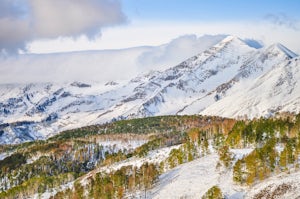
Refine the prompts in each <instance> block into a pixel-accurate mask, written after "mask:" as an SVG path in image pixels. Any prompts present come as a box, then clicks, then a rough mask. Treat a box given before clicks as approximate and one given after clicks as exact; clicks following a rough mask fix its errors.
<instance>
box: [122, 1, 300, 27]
mask: <svg viewBox="0 0 300 199" xmlns="http://www.w3.org/2000/svg"><path fill="white" fill-rule="evenodd" d="M122 5H123V8H124V12H125V13H126V15H128V17H129V19H139V20H153V21H156V20H165V21H177V20H179V21H187V22H190V21H206V22H210V21H217V22H222V21H242V20H259V19H262V18H263V17H264V16H266V15H268V14H280V13H284V14H286V15H289V16H291V17H294V18H298V19H299V16H300V12H299V10H300V3H299V1H298V0H290V1H286V0H285V1H283V0H273V1H271V0H251V1H250V0H205V1H203V0H122Z"/></svg>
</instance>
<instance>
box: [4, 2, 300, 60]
mask: <svg viewBox="0 0 300 199" xmlns="http://www.w3.org/2000/svg"><path fill="white" fill-rule="evenodd" d="M16 5H23V7H26V8H27V9H25V10H24V11H23V12H24V13H23V15H22V17H23V18H22V17H21V18H20V12H19V8H18V7H19V6H16ZM299 10H300V1H299V0H288V1H287V0H273V1H271V0H205V1H204V0H76V1H74V0H64V1H61V0H43V1H42V0H41V1H39V0H1V1H0V27H2V32H1V34H0V52H1V51H4V52H6V51H7V52H16V51H19V49H21V50H22V52H25V53H51V52H65V51H80V50H96V49H120V48H130V47H134V46H145V45H152V46H153V45H161V44H164V43H168V42H170V41H172V40H173V39H175V38H178V37H180V36H184V35H196V36H201V35H205V34H212V35H216V34H231V35H235V36H238V37H240V38H251V39H256V40H259V41H261V42H262V43H264V44H266V45H270V44H272V43H276V42H279V43H282V44H283V45H286V46H288V47H289V48H291V49H292V50H294V51H296V52H297V53H299V54H300V39H299V35H300V12H299ZM24 16H26V17H24Z"/></svg>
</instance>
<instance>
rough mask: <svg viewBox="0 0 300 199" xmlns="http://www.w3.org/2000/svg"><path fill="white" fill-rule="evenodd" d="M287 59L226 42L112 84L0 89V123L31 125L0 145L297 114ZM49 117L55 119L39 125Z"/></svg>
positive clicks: (291, 57)
mask: <svg viewBox="0 0 300 199" xmlns="http://www.w3.org/2000/svg"><path fill="white" fill-rule="evenodd" d="M96 54H97V53H96ZM295 56H296V54H293V53H292V52H291V51H290V50H288V49H287V48H286V47H284V46H282V45H281V44H274V45H272V46H270V47H266V48H261V49H256V48H252V47H250V46H248V45H247V44H246V43H245V42H243V41H242V40H241V39H239V38H237V37H234V36H228V37H226V38H225V39H224V40H222V41H221V42H219V43H217V44H216V45H214V46H213V47H210V48H207V49H206V50H204V51H203V52H201V51H200V53H199V54H197V55H195V56H193V57H191V58H189V59H187V60H186V61H184V62H182V63H180V64H178V65H177V66H175V67H171V68H168V69H166V70H164V71H152V72H148V73H146V74H144V75H139V76H137V77H136V78H134V79H132V80H131V81H123V82H122V81H118V84H113V85H107V82H105V83H99V82H95V81H89V82H80V84H81V83H84V84H89V85H90V87H78V86H72V83H73V82H60V83H53V82H52V83H35V84H6V85H0V122H1V123H10V124H12V123H15V122H23V121H30V122H32V123H31V124H24V125H21V126H17V127H16V126H15V125H10V126H8V127H4V128H3V131H4V134H3V135H2V136H1V138H0V143H19V142H24V141H29V140H33V139H45V138H48V137H50V136H53V135H55V134H57V133H58V132H61V131H64V130H68V129H73V128H78V127H82V126H87V125H93V124H101V123H106V122H110V121H112V120H113V119H123V118H127V119H130V118H137V117H147V116H157V115H174V114H180V115H184V114H202V115H217V116H223V117H233V118H238V117H244V116H247V117H248V118H253V117H260V116H271V115H273V114H275V113H276V112H278V111H290V112H299V111H300V96H299V93H300V84H299V83H298V81H299V79H300V67H299V65H300V60H299V59H298V57H295ZM116 61H117V60H116ZM73 85H74V84H73ZM233 102H234V103H233ZM50 115H56V118H54V119H53V120H50V121H46V119H47V118H49V116H50ZM22 128H23V130H22ZM24 129H25V130H24ZM24 133H25V134H26V136H25V135H24Z"/></svg>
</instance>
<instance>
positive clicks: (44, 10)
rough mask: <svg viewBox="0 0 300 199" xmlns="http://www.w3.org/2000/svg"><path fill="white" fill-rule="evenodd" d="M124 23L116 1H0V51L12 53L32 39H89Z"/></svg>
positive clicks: (124, 19)
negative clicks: (102, 29) (105, 29)
mask: <svg viewBox="0 0 300 199" xmlns="http://www.w3.org/2000/svg"><path fill="white" fill-rule="evenodd" d="M125 21H126V17H125V15H124V14H123V12H122V10H121V4H120V2H119V1H118V0H42V1H41V0H1V1H0V27H1V31H0V50H1V51H2V52H7V53H10V52H16V51H17V50H18V49H25V46H26V43H27V42H29V41H32V40H35V39H43V38H56V37H74V38H76V37H78V36H80V35H87V36H88V37H89V38H90V39H93V38H94V37H96V36H98V35H99V34H100V31H101V28H103V27H106V26H112V25H117V24H120V23H123V22H125Z"/></svg>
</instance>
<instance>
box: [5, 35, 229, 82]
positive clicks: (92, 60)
mask: <svg viewBox="0 0 300 199" xmlns="http://www.w3.org/2000/svg"><path fill="white" fill-rule="evenodd" d="M223 37H224V36H220V35H219V36H203V37H199V38H197V37H196V36H195V35H186V36H182V37H179V38H176V39H174V40H172V41H171V42H170V43H167V44H165V45H161V46H156V47H138V48H130V49H124V50H104V51H87V52H74V53H57V54H41V55H33V54H31V55H30V54H25V55H19V56H15V57H13V56H11V57H8V58H5V59H4V58H2V59H0V66H1V67H0V84H4V83H34V82H66V81H67V82H70V81H83V82H90V81H97V82H102V83H106V82H108V81H112V80H114V81H122V80H129V79H131V78H133V77H135V76H136V75H138V74H140V73H145V72H148V71H150V70H154V69H160V70H163V69H166V68H169V67H172V66H175V65H176V64H179V63H180V62H182V61H184V60H185V59H187V58H189V57H191V56H193V55H195V54H197V53H200V52H202V51H203V50H205V49H207V48H208V47H210V46H212V45H214V44H215V43H217V42H219V41H221V40H222V39H223Z"/></svg>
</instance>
